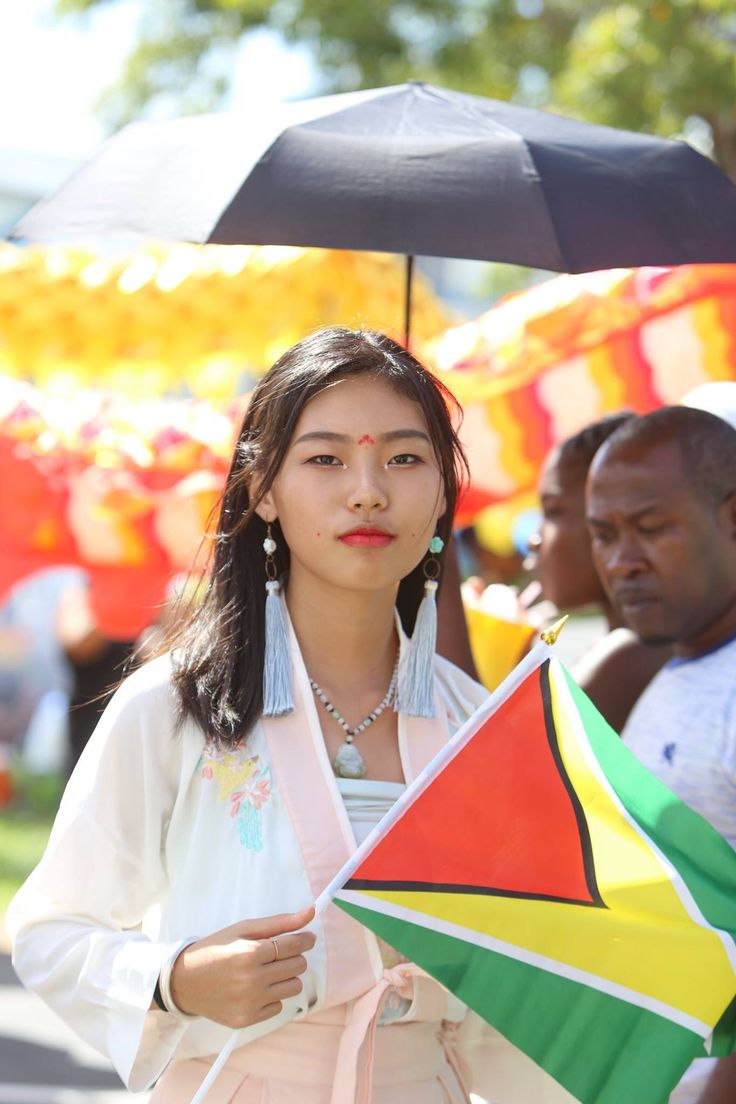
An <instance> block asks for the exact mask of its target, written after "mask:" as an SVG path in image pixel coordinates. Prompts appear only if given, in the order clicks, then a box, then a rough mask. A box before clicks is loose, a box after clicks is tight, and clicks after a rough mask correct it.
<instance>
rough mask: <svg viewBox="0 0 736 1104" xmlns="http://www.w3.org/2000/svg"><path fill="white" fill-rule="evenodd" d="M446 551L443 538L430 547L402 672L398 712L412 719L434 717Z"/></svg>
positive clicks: (438, 538) (433, 542) (397, 698)
mask: <svg viewBox="0 0 736 1104" xmlns="http://www.w3.org/2000/svg"><path fill="white" fill-rule="evenodd" d="M444 547H445V542H444V541H443V540H442V537H438V536H434V537H432V540H431V541H430V543H429V553H430V554H429V556H428V557H427V559H426V560H425V561H424V580H425V581H424V597H423V598H422V600H421V602H420V603H419V609H418V610H417V619H416V621H415V623H414V632H413V633H412V637H411V640H410V641H409V645H408V647H407V649H406V654H405V657H404V659H403V660H402V662H401V667H400V668H399V685H398V689H397V693H396V710H397V712H398V713H407V714H408V715H409V716H410V717H434V653H435V648H436V646H437V602H436V595H437V587H438V585H439V584H438V582H437V580H438V579H439V576H440V561H439V560H438V559H437V556H438V555H439V554H440V552H441V551H442V549H443V548H444Z"/></svg>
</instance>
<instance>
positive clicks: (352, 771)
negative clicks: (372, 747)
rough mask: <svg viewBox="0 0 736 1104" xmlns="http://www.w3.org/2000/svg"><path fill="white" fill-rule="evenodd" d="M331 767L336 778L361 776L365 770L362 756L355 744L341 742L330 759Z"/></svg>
mask: <svg viewBox="0 0 736 1104" xmlns="http://www.w3.org/2000/svg"><path fill="white" fill-rule="evenodd" d="M332 769H333V770H334V772H335V774H336V775H337V776H338V778H362V777H363V775H364V774H365V772H366V765H365V762H364V760H363V756H362V755H361V754H360V752H359V751H358V749H357V748H356V746H355V744H348V743H345V744H341V745H340V747H339V748H338V749H337V755H336V756H335V758H334V759H333V761H332Z"/></svg>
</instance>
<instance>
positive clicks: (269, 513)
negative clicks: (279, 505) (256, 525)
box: [256, 491, 279, 524]
mask: <svg viewBox="0 0 736 1104" xmlns="http://www.w3.org/2000/svg"><path fill="white" fill-rule="evenodd" d="M256 513H257V514H258V517H259V518H260V519H261V521H265V522H266V523H267V524H268V523H269V522H272V521H276V518H277V517H278V516H279V512H278V510H277V509H276V503H275V502H274V500H273V494H272V493H271V491H266V493H265V494H264V496H263V498H262V499H261V501H260V502H259V503H258V505H257V506H256Z"/></svg>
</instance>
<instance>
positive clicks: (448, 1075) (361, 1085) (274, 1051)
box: [150, 1014, 469, 1104]
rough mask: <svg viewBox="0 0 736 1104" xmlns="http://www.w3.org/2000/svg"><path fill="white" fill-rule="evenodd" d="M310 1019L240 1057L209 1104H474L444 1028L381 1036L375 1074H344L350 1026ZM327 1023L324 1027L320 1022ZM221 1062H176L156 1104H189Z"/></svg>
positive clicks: (387, 1030) (372, 1059) (416, 1026)
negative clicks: (212, 1068)
mask: <svg viewBox="0 0 736 1104" xmlns="http://www.w3.org/2000/svg"><path fill="white" fill-rule="evenodd" d="M326 1018H327V1017H326V1016H324V1014H323V1015H322V1016H320V1017H318V1018H316V1019H315V1018H314V1017H310V1018H309V1019H306V1020H303V1021H301V1022H298V1023H292V1024H286V1025H285V1026H284V1027H281V1028H279V1029H278V1030H276V1031H274V1032H273V1033H272V1034H271V1035H266V1036H264V1037H263V1038H261V1039H257V1040H256V1041H254V1042H252V1043H248V1045H247V1046H243V1047H241V1048H239V1049H238V1050H235V1051H233V1053H232V1055H231V1057H230V1059H229V1061H228V1063H227V1065H226V1066H225V1068H224V1069H223V1070H222V1072H221V1073H220V1075H219V1076H218V1077H217V1079H216V1080H215V1082H214V1084H213V1085H212V1087H211V1089H210V1091H209V1093H208V1096H207V1098H206V1104H468V1101H469V1096H468V1094H467V1092H466V1091H465V1089H464V1087H463V1084H462V1079H461V1075H460V1072H459V1069H458V1067H457V1063H456V1062H455V1060H454V1056H453V1053H452V1046H451V1030H452V1029H450V1035H449V1036H448V1034H447V1033H446V1031H445V1030H444V1028H443V1025H442V1024H441V1023H438V1022H434V1023H427V1022H424V1023H423V1022H419V1023H417V1022H410V1023H395V1024H386V1025H383V1026H380V1027H378V1028H377V1029H376V1031H375V1036H374V1040H373V1044H372V1054H371V1055H370V1056H369V1057H368V1059H367V1060H368V1062H369V1063H370V1073H369V1074H368V1076H367V1078H366V1077H365V1076H363V1077H362V1078H361V1077H359V1078H358V1081H357V1082H353V1081H351V1079H350V1078H347V1079H344V1078H343V1077H342V1075H341V1073H340V1072H339V1067H340V1060H341V1043H342V1042H343V1037H344V1035H345V1025H344V1023H342V1024H340V1023H326V1022H323V1021H324V1019H326ZM320 1021H322V1022H320ZM213 1061H214V1058H212V1057H208V1058H191V1059H187V1060H182V1061H174V1062H172V1063H171V1065H170V1066H169V1068H168V1069H167V1070H166V1072H165V1073H164V1075H163V1077H162V1078H161V1080H160V1081H159V1082H158V1085H157V1086H156V1088H155V1090H154V1092H153V1094H152V1096H151V1100H150V1104H188V1102H189V1101H190V1100H191V1099H192V1097H193V1096H194V1094H195V1093H196V1091H197V1089H198V1088H199V1086H200V1084H201V1083H202V1081H203V1080H204V1078H205V1076H206V1074H207V1071H208V1069H209V1067H210V1065H211V1064H212V1062H213Z"/></svg>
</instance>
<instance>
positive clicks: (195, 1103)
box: [192, 1031, 240, 1104]
mask: <svg viewBox="0 0 736 1104" xmlns="http://www.w3.org/2000/svg"><path fill="white" fill-rule="evenodd" d="M239 1034H240V1032H239V1031H233V1033H232V1035H231V1036H230V1038H229V1039H228V1041H227V1042H226V1043H225V1045H224V1047H223V1048H222V1050H221V1051H220V1053H219V1054H218V1055H217V1057H216V1058H215V1060H214V1062H213V1063H212V1065H211V1066H210V1068H209V1070H208V1071H207V1076H206V1077H205V1079H204V1081H203V1082H202V1084H201V1085H200V1086H199V1088H198V1089H197V1091H196V1093H195V1094H194V1096H193V1097H192V1104H202V1101H203V1100H204V1098H205V1097H206V1096H207V1093H208V1092H209V1091H210V1089H211V1088H212V1084H213V1082H214V1081H215V1078H216V1077H217V1075H218V1074H219V1072H220V1070H221V1069H222V1067H223V1066H224V1065H225V1063H226V1062H227V1060H228V1058H229V1057H230V1055H231V1054H232V1052H233V1051H234V1050H235V1044H236V1043H237V1041H238V1035H239Z"/></svg>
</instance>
